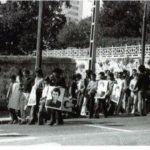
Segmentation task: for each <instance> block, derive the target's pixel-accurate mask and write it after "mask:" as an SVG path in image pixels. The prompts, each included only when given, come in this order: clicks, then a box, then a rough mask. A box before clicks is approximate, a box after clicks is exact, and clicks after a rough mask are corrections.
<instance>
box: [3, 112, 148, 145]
mask: <svg viewBox="0 0 150 150" xmlns="http://www.w3.org/2000/svg"><path fill="white" fill-rule="evenodd" d="M43 144H44V146H45V145H52V146H55V145H56V146H57V145H87V146H88V145H96V146H102V145H123V146H124V145H150V115H148V116H146V117H125V116H124V117H112V118H99V119H66V120H65V124H64V125H63V126H53V127H51V126H48V125H44V126H38V125H8V124H7V125H6V124H5V125H4V124H2V125H0V145H2V146H4V145H7V146H8V145H15V146H16V145H17V146H18V145H26V146H38V145H43Z"/></svg>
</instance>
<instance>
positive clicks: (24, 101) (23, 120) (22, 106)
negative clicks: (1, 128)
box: [20, 93, 26, 123]
mask: <svg viewBox="0 0 150 150" xmlns="http://www.w3.org/2000/svg"><path fill="white" fill-rule="evenodd" d="M25 105H26V100H25V96H24V93H23V94H22V96H21V98H20V113H21V122H22V123H23V122H26V112H25V110H24V107H25Z"/></svg>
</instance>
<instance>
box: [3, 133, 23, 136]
mask: <svg viewBox="0 0 150 150" xmlns="http://www.w3.org/2000/svg"><path fill="white" fill-rule="evenodd" d="M7 135H8V136H9V135H12V136H13V135H20V134H19V133H0V136H7Z"/></svg>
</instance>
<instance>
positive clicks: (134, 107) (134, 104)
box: [132, 93, 138, 114]
mask: <svg viewBox="0 0 150 150" xmlns="http://www.w3.org/2000/svg"><path fill="white" fill-rule="evenodd" d="M137 103H138V97H137V94H136V93H134V95H133V109H132V114H135V112H136V110H137Z"/></svg>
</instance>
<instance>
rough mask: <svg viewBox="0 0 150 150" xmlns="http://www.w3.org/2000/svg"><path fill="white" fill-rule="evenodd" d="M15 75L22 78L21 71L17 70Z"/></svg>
mask: <svg viewBox="0 0 150 150" xmlns="http://www.w3.org/2000/svg"><path fill="white" fill-rule="evenodd" d="M17 75H18V76H20V77H22V76H23V74H22V70H21V69H18V70H17Z"/></svg>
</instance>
